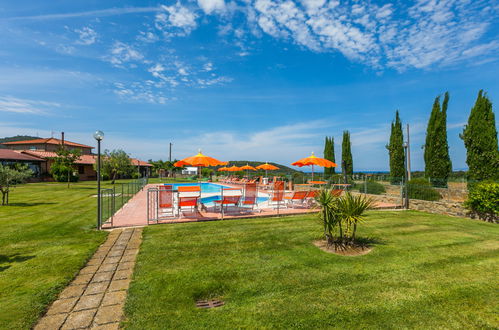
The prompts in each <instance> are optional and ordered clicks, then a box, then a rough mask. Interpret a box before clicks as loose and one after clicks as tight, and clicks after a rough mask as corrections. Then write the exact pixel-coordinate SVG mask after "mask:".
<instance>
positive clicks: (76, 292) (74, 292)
mask: <svg viewBox="0 0 499 330" xmlns="http://www.w3.org/2000/svg"><path fill="white" fill-rule="evenodd" d="M85 287H86V286H85V285H70V286H68V287H67V288H65V289H64V290H63V291H62V292H61V294H60V295H59V298H60V299H65V298H71V297H79V296H81V294H82V293H83V291H85Z"/></svg>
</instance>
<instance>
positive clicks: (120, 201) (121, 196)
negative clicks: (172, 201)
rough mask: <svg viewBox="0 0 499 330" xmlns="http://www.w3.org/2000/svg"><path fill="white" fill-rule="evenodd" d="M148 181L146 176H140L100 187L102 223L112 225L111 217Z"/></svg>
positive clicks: (100, 225)
mask: <svg viewBox="0 0 499 330" xmlns="http://www.w3.org/2000/svg"><path fill="white" fill-rule="evenodd" d="M147 182H148V178H147V177H144V178H140V179H136V180H133V181H129V182H124V183H116V184H114V185H113V188H103V189H101V193H100V199H101V217H100V218H101V219H102V223H100V224H99V228H101V227H102V225H110V226H111V227H112V226H113V217H114V215H115V214H116V212H118V210H119V209H121V208H122V207H123V205H125V204H126V203H127V202H128V201H129V200H130V199H131V198H132V197H133V196H134V195H135V194H136V193H138V192H139V191H140V190H142V189H143V188H144V187H145V186H146V185H147Z"/></svg>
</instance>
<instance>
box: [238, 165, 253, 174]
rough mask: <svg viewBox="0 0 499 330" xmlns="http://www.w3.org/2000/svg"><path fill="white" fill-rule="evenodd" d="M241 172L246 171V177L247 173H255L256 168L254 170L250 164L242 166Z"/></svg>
mask: <svg viewBox="0 0 499 330" xmlns="http://www.w3.org/2000/svg"><path fill="white" fill-rule="evenodd" d="M241 170H246V175H248V171H256V168H254V167H253V166H251V165H250V164H246V165H244V166H241Z"/></svg>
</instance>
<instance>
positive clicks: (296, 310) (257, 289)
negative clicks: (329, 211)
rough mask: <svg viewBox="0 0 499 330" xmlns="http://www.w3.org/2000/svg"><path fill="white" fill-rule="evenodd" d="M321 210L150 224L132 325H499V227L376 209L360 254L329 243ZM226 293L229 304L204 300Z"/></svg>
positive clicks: (131, 302)
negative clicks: (331, 250) (202, 304)
mask: <svg viewBox="0 0 499 330" xmlns="http://www.w3.org/2000/svg"><path fill="white" fill-rule="evenodd" d="M320 228H321V227H320V224H319V223H318V222H317V220H316V219H315V218H314V217H313V216H305V217H304V216H300V217H284V218H267V219H248V220H233V221H220V222H208V223H187V224H176V225H159V226H150V227H148V228H146V230H145V231H144V242H143V245H142V249H141V252H140V254H139V257H138V263H137V265H136V269H135V271H136V272H135V275H134V281H133V282H132V285H131V288H130V291H129V297H128V300H127V303H126V308H125V310H126V316H127V320H126V321H125V323H124V325H125V327H126V328H130V329H167V328H174V329H193V328H211V329H220V328H282V329H291V328H331V327H332V328H397V329H398V328H498V327H499V320H498V315H499V314H498V310H499V298H498V292H499V282H498V273H499V243H498V240H497V239H498V237H499V226H497V225H494V224H489V223H484V222H479V221H473V220H469V219H460V218H451V217H447V216H440V215H430V214H426V213H420V212H415V211H409V212H371V213H369V216H368V219H367V222H366V223H365V225H364V226H362V227H361V229H360V233H359V234H360V235H363V236H364V237H366V236H368V237H371V238H373V239H377V240H379V243H378V244H377V245H376V246H375V248H374V250H373V252H371V253H370V254H367V255H364V256H358V257H342V256H337V255H332V254H328V253H325V252H323V251H321V250H319V249H318V248H316V247H315V246H313V245H312V241H314V240H315V239H316V238H318V237H320ZM210 297H217V298H221V299H223V300H224V301H225V302H226V305H225V306H223V307H221V308H215V309H211V310H199V309H196V308H195V306H194V303H195V301H196V300H197V299H203V298H210Z"/></svg>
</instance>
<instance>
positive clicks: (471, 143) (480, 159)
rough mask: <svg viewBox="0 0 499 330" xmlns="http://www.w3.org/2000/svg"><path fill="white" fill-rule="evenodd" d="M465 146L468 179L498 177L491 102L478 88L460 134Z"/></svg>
mask: <svg viewBox="0 0 499 330" xmlns="http://www.w3.org/2000/svg"><path fill="white" fill-rule="evenodd" d="M460 137H461V139H462V140H463V141H464V145H465V147H466V163H467V164H468V168H469V170H468V180H469V181H472V182H473V181H482V180H494V179H498V178H499V171H498V170H497V169H498V168H499V151H498V149H497V147H498V145H497V129H496V121H495V116H494V112H493V110H492V102H490V100H489V98H488V97H487V94H486V93H484V92H483V90H480V91H479V92H478V97H477V99H476V102H475V105H474V106H473V108H471V113H470V116H469V118H468V124H467V125H466V126H465V127H464V130H463V133H462V134H461V135H460Z"/></svg>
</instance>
